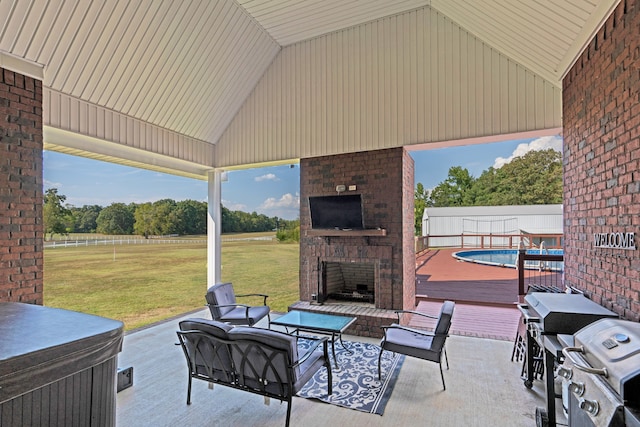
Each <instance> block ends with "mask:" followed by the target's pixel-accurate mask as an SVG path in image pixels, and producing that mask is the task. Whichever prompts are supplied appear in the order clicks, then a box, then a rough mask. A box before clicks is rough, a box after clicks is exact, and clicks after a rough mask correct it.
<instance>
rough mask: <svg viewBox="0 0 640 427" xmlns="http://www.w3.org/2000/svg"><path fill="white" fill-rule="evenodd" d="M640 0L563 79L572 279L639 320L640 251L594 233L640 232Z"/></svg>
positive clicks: (625, 6) (625, 7)
mask: <svg viewBox="0 0 640 427" xmlns="http://www.w3.org/2000/svg"><path fill="white" fill-rule="evenodd" d="M638 28H640V4H639V2H638V1H634V0H626V1H625V0H623V1H622V2H621V3H620V4H619V5H618V7H617V8H616V10H615V11H614V13H613V14H612V16H610V17H609V19H608V20H607V21H606V23H605V25H604V26H603V27H602V28H601V29H600V31H599V32H598V33H597V34H596V36H595V37H594V39H593V40H592V41H591V43H590V44H589V46H588V47H587V49H586V50H585V52H584V53H583V54H582V55H581V56H580V58H579V59H578V61H577V62H576V64H575V65H574V66H573V67H572V69H571V70H570V72H569V73H568V74H567V76H566V77H565V78H564V80H563V117H564V118H563V120H564V144H565V148H564V217H565V218H564V219H565V226H564V238H565V266H566V267H565V268H566V271H565V283H566V284H568V285H571V286H575V287H576V288H579V289H581V290H584V291H586V292H587V293H588V294H590V295H591V296H592V298H593V299H594V300H595V301H596V302H598V303H600V304H602V305H604V306H605V307H607V308H610V309H612V310H614V311H615V312H617V313H618V314H620V315H621V316H623V317H624V318H627V319H631V320H636V321H638V320H640V256H639V253H638V251H637V250H635V251H630V250H623V249H602V248H596V247H594V243H593V234H594V233H611V232H635V233H636V239H640V234H639V233H638V226H639V225H640V168H639V166H640V164H639V162H640V99H639V97H640V67H639V66H638V64H640V32H639V31H638Z"/></svg>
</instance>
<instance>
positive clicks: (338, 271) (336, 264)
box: [294, 148, 415, 336]
mask: <svg viewBox="0 0 640 427" xmlns="http://www.w3.org/2000/svg"><path fill="white" fill-rule="evenodd" d="M413 174H414V163H413V159H412V158H411V156H410V155H409V154H408V153H407V152H406V150H404V149H403V148H393V149H387V150H378V151H369V152H360V153H349V154H341V155H335V156H324V157H315V158H310V159H302V160H301V161H300V193H301V194H300V300H301V301H300V303H299V304H297V305H296V306H294V308H296V309H301V307H302V308H303V309H308V310H314V311H323V312H335V313H340V314H345V313H347V314H348V313H349V312H350V311H352V310H353V311H358V310H359V314H358V315H357V316H358V319H359V320H358V322H356V325H355V326H354V328H353V330H350V331H349V332H350V333H357V334H359V335H364V336H380V335H381V333H382V331H381V330H380V328H379V326H380V325H382V324H388V323H390V322H391V321H392V320H393V319H395V315H393V311H392V310H397V309H407V310H413V309H414V308H415V250H414V239H413V195H414V190H413V187H414V176H413ZM338 186H344V187H345V194H360V195H361V197H362V214H363V219H364V226H365V229H364V230H347V231H344V230H317V229H313V228H312V227H311V217H310V212H309V202H308V198H309V196H325V195H336V194H337V192H336V187H338ZM354 188H355V189H354ZM356 303H357V304H356ZM363 303H364V305H365V307H369V308H370V310H369V314H367V315H362V306H363Z"/></svg>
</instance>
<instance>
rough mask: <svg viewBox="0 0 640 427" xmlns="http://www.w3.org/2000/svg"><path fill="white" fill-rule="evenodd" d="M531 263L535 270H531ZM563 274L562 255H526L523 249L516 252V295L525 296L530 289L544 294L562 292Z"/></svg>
mask: <svg viewBox="0 0 640 427" xmlns="http://www.w3.org/2000/svg"><path fill="white" fill-rule="evenodd" d="M532 262H533V263H534V266H537V268H531V263H532ZM525 263H526V264H527V267H526V268H525ZM563 273H564V255H562V254H548V253H540V254H534V253H531V252H529V253H527V250H526V249H524V248H521V249H520V250H519V251H518V295H524V294H526V293H527V291H528V290H529V288H530V287H533V288H534V290H540V291H544V292H549V291H551V292H563V291H564V283H563V282H564V280H563V278H564V274H563Z"/></svg>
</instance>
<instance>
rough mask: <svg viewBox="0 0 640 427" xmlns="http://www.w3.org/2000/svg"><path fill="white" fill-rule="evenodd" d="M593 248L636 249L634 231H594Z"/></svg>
mask: <svg viewBox="0 0 640 427" xmlns="http://www.w3.org/2000/svg"><path fill="white" fill-rule="evenodd" d="M593 246H594V247H595V248H612V249H627V250H635V249H636V233H633V232H628V233H594V235H593Z"/></svg>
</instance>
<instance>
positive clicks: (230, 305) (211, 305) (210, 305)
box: [207, 304, 251, 308]
mask: <svg viewBox="0 0 640 427" xmlns="http://www.w3.org/2000/svg"><path fill="white" fill-rule="evenodd" d="M207 306H209V307H245V308H251V306H250V305H247V304H207Z"/></svg>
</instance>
